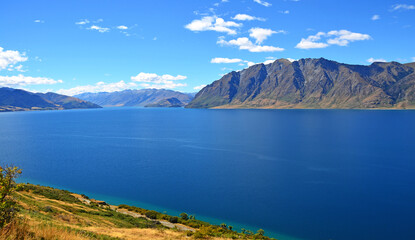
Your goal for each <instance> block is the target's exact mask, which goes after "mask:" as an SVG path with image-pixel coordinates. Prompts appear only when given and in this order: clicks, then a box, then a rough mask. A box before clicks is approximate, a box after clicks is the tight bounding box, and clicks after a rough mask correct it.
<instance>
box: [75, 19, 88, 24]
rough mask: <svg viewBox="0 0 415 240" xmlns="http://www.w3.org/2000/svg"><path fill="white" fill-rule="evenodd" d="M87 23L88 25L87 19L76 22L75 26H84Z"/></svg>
mask: <svg viewBox="0 0 415 240" xmlns="http://www.w3.org/2000/svg"><path fill="white" fill-rule="evenodd" d="M88 23H89V20H88V19H83V20H79V22H76V23H75V24H78V25H85V24H88Z"/></svg>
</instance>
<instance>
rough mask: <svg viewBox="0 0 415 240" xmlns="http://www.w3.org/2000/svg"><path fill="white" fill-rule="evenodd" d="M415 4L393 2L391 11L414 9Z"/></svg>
mask: <svg viewBox="0 0 415 240" xmlns="http://www.w3.org/2000/svg"><path fill="white" fill-rule="evenodd" d="M414 9H415V5H408V4H395V5H393V6H392V11H397V10H414Z"/></svg>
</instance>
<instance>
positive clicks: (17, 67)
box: [14, 64, 27, 72]
mask: <svg viewBox="0 0 415 240" xmlns="http://www.w3.org/2000/svg"><path fill="white" fill-rule="evenodd" d="M14 70H16V71H18V72H27V70H24V69H23V65H22V64H20V65H17V66H16V67H14Z"/></svg>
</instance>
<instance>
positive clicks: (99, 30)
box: [88, 25, 110, 33]
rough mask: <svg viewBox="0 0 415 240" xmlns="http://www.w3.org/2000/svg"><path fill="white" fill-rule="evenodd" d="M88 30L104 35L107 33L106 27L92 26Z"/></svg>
mask: <svg viewBox="0 0 415 240" xmlns="http://www.w3.org/2000/svg"><path fill="white" fill-rule="evenodd" d="M88 29H89V30H97V31H98V32H100V33H105V32H109V30H110V29H109V28H106V27H100V26H97V25H92V26H91V27H89V28H88Z"/></svg>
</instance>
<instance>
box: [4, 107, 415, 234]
mask: <svg viewBox="0 0 415 240" xmlns="http://www.w3.org/2000/svg"><path fill="white" fill-rule="evenodd" d="M414 123H415V111H359V110H199V109H143V108H107V109H94V110H70V111H45V112H18V113H2V114H0V126H1V128H0V159H1V161H2V162H3V163H6V162H8V163H10V162H13V163H14V164H16V165H19V166H20V167H21V168H23V170H24V174H23V177H22V179H21V181H29V182H34V183H41V184H44V185H52V186H56V187H60V188H65V189H68V190H71V191H76V192H80V193H85V194H87V195H90V196H92V197H95V198H98V199H102V200H106V201H108V202H110V203H114V204H118V203H127V204H132V205H139V206H142V207H148V208H151V209H155V210H159V211H167V212H168V213H171V214H178V213H180V212H187V213H190V214H195V215H196V216H197V217H198V218H200V219H204V220H209V221H211V222H214V223H221V222H226V223H228V224H230V225H233V226H235V227H238V226H239V227H245V228H250V229H255V230H256V229H257V228H258V227H260V228H263V229H265V230H266V232H267V233H269V234H271V235H272V236H275V237H278V238H279V239H283V240H284V239H286V240H287V239H290V238H292V239H294V238H297V239H310V240H314V239H315V240H318V239H365V240H366V239H380V240H381V239H408V240H409V239H415V230H414V226H415V219H414V216H415V207H414V205H413V203H414V202H415V201H414V200H415V190H414V188H413V186H414V183H415V162H414V159H415V157H414V156H415V147H414V146H415V141H414V136H415V126H414ZM290 240H291V239H290Z"/></svg>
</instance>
